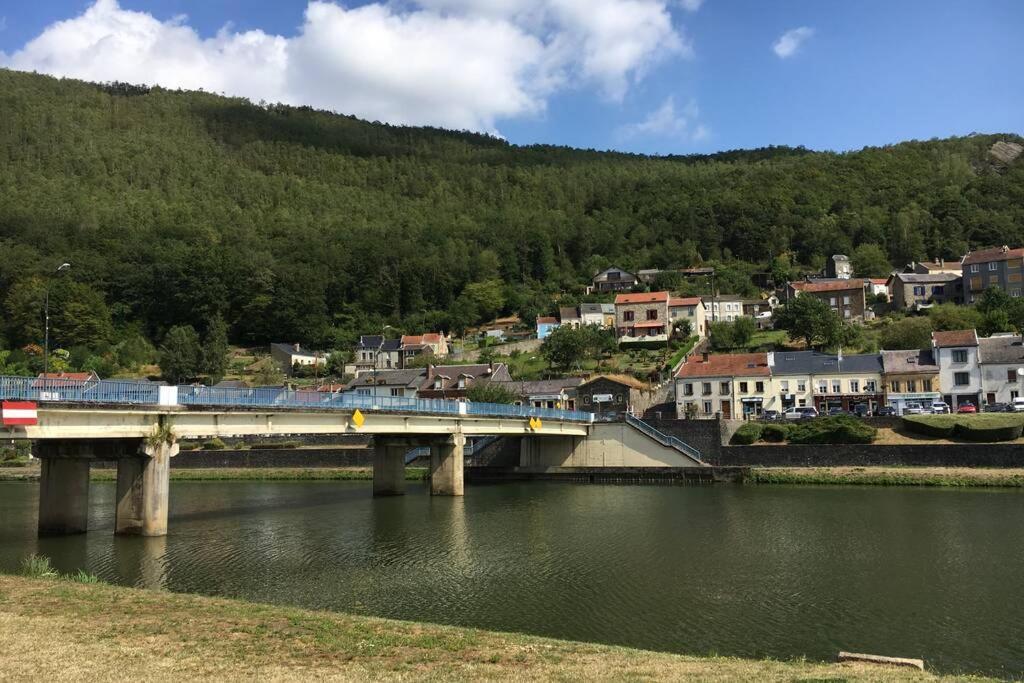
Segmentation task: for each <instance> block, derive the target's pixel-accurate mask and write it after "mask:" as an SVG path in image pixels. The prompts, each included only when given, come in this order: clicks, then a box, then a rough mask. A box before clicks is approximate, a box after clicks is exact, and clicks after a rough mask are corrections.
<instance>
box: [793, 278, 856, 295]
mask: <svg viewBox="0 0 1024 683" xmlns="http://www.w3.org/2000/svg"><path fill="white" fill-rule="evenodd" d="M790 286H791V287H792V288H793V289H795V290H797V291H800V292H811V293H815V292H842V291H846V290H848V289H864V280H859V279H857V278H851V279H849V280H829V281H827V282H816V281H813V280H812V281H810V282H792V283H790Z"/></svg>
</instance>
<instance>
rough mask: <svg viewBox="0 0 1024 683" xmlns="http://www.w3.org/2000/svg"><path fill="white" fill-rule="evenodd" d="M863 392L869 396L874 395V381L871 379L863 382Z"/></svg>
mask: <svg viewBox="0 0 1024 683" xmlns="http://www.w3.org/2000/svg"><path fill="white" fill-rule="evenodd" d="M864 391H866V392H867V393H869V394H873V393H875V380H873V379H867V380H864Z"/></svg>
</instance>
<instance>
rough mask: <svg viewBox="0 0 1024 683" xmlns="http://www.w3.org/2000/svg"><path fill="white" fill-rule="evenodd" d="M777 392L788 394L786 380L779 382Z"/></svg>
mask: <svg viewBox="0 0 1024 683" xmlns="http://www.w3.org/2000/svg"><path fill="white" fill-rule="evenodd" d="M779 390H781V391H782V393H784V394H788V393H789V380H788V379H784V380H782V381H781V382H779Z"/></svg>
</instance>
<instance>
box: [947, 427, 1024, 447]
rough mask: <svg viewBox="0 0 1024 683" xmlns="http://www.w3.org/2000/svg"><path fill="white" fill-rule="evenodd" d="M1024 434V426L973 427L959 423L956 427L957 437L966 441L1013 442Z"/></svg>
mask: <svg viewBox="0 0 1024 683" xmlns="http://www.w3.org/2000/svg"><path fill="white" fill-rule="evenodd" d="M1022 432H1024V424H1016V425H1005V426H991V425H989V426H986V425H973V424H970V423H968V422H959V423H957V425H956V431H955V432H954V433H955V434H956V435H957V436H959V437H960V438H962V439H966V440H967V441H982V442H992V441H1015V440H1017V439H1019V438H1020V435H1021V433H1022Z"/></svg>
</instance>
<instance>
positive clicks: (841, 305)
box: [786, 278, 867, 320]
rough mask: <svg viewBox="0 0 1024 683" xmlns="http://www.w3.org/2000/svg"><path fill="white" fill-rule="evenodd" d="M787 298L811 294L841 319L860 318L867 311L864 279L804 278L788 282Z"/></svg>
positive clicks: (862, 317)
mask: <svg viewBox="0 0 1024 683" xmlns="http://www.w3.org/2000/svg"><path fill="white" fill-rule="evenodd" d="M786 296H787V299H788V300H792V299H795V298H796V297H798V296H813V297H816V298H818V299H821V300H822V301H824V302H825V303H827V304H828V305H829V306H830V307H831V308H832V310H833V311H835V312H836V314H837V315H838V316H839V317H840V318H842V319H843V320H862V319H864V316H865V312H866V311H867V302H866V300H865V297H864V280H860V279H856V278H852V279H849V280H842V279H840V280H805V281H801V282H790V283H789V285H788V286H787V288H786Z"/></svg>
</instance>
